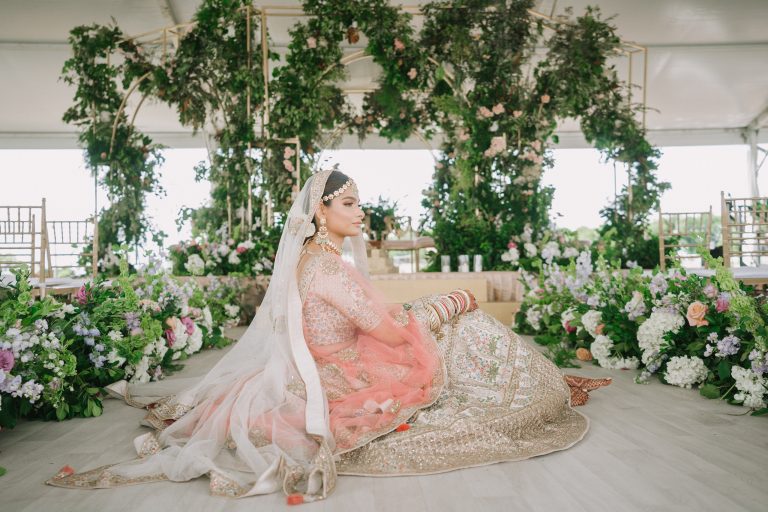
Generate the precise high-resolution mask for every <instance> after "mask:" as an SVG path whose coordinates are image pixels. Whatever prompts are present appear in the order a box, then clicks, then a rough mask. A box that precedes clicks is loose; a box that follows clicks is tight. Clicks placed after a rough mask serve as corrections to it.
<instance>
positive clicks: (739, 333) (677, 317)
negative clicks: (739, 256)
mask: <svg viewBox="0 0 768 512" xmlns="http://www.w3.org/2000/svg"><path fill="white" fill-rule="evenodd" d="M706 258H708V261H709V265H710V268H716V274H715V276H714V277H713V278H704V277H700V276H697V275H693V274H688V273H686V272H685V271H684V270H683V269H680V268H673V269H670V270H669V271H668V272H666V273H662V272H659V271H658V270H656V271H654V272H643V270H642V269H640V268H634V269H630V270H621V269H619V268H618V265H609V264H608V263H606V262H605V261H604V260H602V259H599V260H598V261H597V263H596V265H593V263H592V261H591V258H590V255H589V253H587V252H582V253H581V254H579V256H578V258H576V259H574V260H572V261H571V262H570V263H569V264H568V265H566V266H561V265H560V264H558V263H546V262H540V263H539V264H538V267H539V268H540V271H539V272H536V273H534V272H523V276H522V281H523V283H524V286H525V289H526V296H525V299H524V301H523V304H522V306H521V310H520V312H519V313H518V316H517V329H518V330H519V331H521V332H524V333H529V334H533V335H534V339H535V340H536V341H537V342H538V343H541V344H544V345H547V346H548V347H549V355H550V356H551V357H552V358H553V360H555V362H556V363H557V364H559V365H561V366H573V363H572V360H573V359H574V358H578V359H580V360H582V361H589V360H593V361H594V362H595V364H598V365H600V366H602V367H604V368H616V369H639V370H640V373H639V375H638V376H637V378H636V382H638V383H644V382H648V381H649V379H651V378H652V377H653V376H656V377H657V378H659V380H660V381H661V382H665V383H667V384H672V385H675V386H680V387H685V388H691V387H694V386H697V387H698V389H699V391H700V393H701V394H702V395H703V396H705V397H707V398H720V399H724V400H727V401H728V402H729V403H732V404H741V405H743V406H745V407H748V408H750V409H752V410H753V414H755V415H762V414H766V413H768V407H767V406H768V346H767V343H766V340H768V328H766V318H768V302H766V298H765V296H762V295H759V296H755V295H753V294H752V289H751V288H749V287H745V286H744V285H742V284H740V283H739V282H737V281H736V280H735V279H734V278H733V276H732V275H731V273H730V272H729V271H728V270H727V269H725V268H724V267H723V266H722V263H721V262H719V261H716V260H714V259H712V258H709V257H708V256H707V257H706Z"/></svg>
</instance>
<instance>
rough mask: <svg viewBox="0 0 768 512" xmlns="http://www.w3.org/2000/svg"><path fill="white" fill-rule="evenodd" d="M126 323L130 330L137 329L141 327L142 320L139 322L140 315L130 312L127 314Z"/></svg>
mask: <svg viewBox="0 0 768 512" xmlns="http://www.w3.org/2000/svg"><path fill="white" fill-rule="evenodd" d="M125 323H126V326H127V327H128V330H132V329H136V328H138V327H139V326H141V320H139V314H138V313H136V312H133V311H131V312H128V313H126V314H125Z"/></svg>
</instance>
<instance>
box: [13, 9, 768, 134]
mask: <svg viewBox="0 0 768 512" xmlns="http://www.w3.org/2000/svg"><path fill="white" fill-rule="evenodd" d="M393 3H395V2H393ZM397 3H399V2H397ZM254 4H255V5H260V2H255V3H254ZM263 4H264V5H270V6H284V7H298V6H300V2H297V1H290V0H269V1H268V2H263ZM416 4H417V2H413V3H412V5H416ZM589 4H592V5H598V6H599V7H600V8H601V10H602V12H603V14H604V16H606V17H607V16H609V15H614V14H615V15H616V17H615V18H614V19H613V23H615V25H616V26H617V27H618V31H619V34H620V35H621V37H622V38H623V39H624V40H625V41H631V42H633V43H637V44H639V45H642V46H645V47H647V48H648V67H647V105H648V107H649V108H651V109H652V110H651V111H650V112H648V115H647V126H648V130H649V134H650V138H651V140H652V142H654V143H655V144H657V145H660V146H671V145H706V144H743V143H744V142H745V138H744V134H745V131H746V128H747V127H749V126H751V127H752V128H753V129H754V128H759V127H760V126H766V125H768V66H767V65H766V63H768V36H767V35H766V34H768V32H766V30H765V24H766V20H768V2H766V1H765V0H734V1H731V2H724V1H722V0H644V1H642V2H639V1H637V0H560V1H559V2H555V3H554V5H553V0H542V1H539V2H538V3H537V10H539V11H541V12H543V13H546V14H550V12H552V9H553V6H554V8H555V10H554V12H555V14H558V13H562V12H563V9H564V7H565V6H567V5H571V6H572V7H573V8H574V12H575V13H576V14H580V13H581V12H583V10H584V8H585V7H586V6H587V5H589ZM198 5H199V0H132V1H130V2H126V1H124V0H67V1H66V2H62V1H60V0H36V1H34V2H30V1H29V0H3V1H2V3H1V4H0V76H2V78H1V79H0V148H74V147H77V140H76V139H77V132H76V129H75V128H74V127H73V126H68V125H66V124H65V123H64V122H63V121H62V120H61V117H62V114H63V113H64V111H65V110H66V109H67V108H68V107H69V106H70V105H71V103H72V97H73V89H72V88H71V87H69V86H67V85H66V84H64V83H63V82H62V81H61V80H59V75H60V72H61V68H62V66H63V64H64V61H65V60H66V59H67V58H68V57H69V55H70V48H69V45H68V43H67V37H68V33H69V30H71V29H72V28H73V27H74V26H76V25H82V24H91V23H101V24H107V23H110V21H111V19H112V18H114V19H115V20H116V21H117V24H118V26H119V27H120V28H121V29H122V30H123V31H124V32H125V33H126V34H130V35H135V34H140V33H144V32H148V31H151V30H154V29H159V28H162V27H164V26H168V25H173V24H177V23H182V22H185V21H188V20H190V19H191V18H192V16H193V14H194V12H195V10H196V8H197V6H198ZM299 19H300V18H299V17H274V18H269V22H268V28H269V31H270V38H271V41H272V43H273V45H272V47H273V48H274V49H275V50H276V51H277V52H278V53H280V54H281V55H282V54H284V53H285V50H286V47H287V44H288V41H289V36H288V28H289V27H290V26H291V25H293V24H294V23H295V22H296V21H298V20H299ZM418 21H419V19H418V17H416V19H415V22H416V23H418ZM365 41H366V40H365V39H364V38H362V39H361V41H360V42H359V43H358V44H356V45H349V47H348V51H349V52H352V51H355V50H357V49H360V48H361V47H364V44H365ZM627 64H628V62H627V59H626V58H624V59H618V60H617V61H616V65H617V68H618V69H619V71H620V73H621V76H623V77H627V76H628V67H627ZM273 66H274V64H273ZM642 70H643V58H642V54H636V55H635V57H634V58H633V82H634V83H636V84H638V85H640V84H641V83H642ZM348 72H349V73H348V74H349V77H348V80H347V82H346V83H345V87H347V88H353V89H358V90H359V89H365V88H371V87H374V86H375V79H376V75H377V68H376V65H375V64H373V63H372V62H371V61H362V62H358V63H355V64H353V65H352V66H350V67H349V69H348ZM635 94H636V98H637V99H639V98H640V97H641V94H642V93H641V90H640V89H639V88H638V89H637V90H636V93H635ZM352 99H353V101H359V100H360V98H359V97H358V98H354V97H353V98H352ZM136 123H137V126H138V127H139V128H140V129H141V130H142V131H144V132H145V133H147V134H148V135H150V136H151V137H152V138H153V139H154V140H156V141H157V142H159V143H162V144H165V145H168V146H170V147H201V146H202V139H201V138H200V136H193V135H192V132H191V130H190V129H188V128H185V127H183V126H181V125H180V124H179V122H178V119H177V115H176V113H175V112H174V111H172V110H171V109H170V108H168V107H167V106H164V105H161V104H148V105H145V106H144V107H143V108H142V111H141V112H140V113H139V115H138V117H137V121H136ZM559 135H560V147H586V143H585V142H584V140H583V137H582V136H581V134H580V133H579V129H578V125H577V124H576V123H574V122H572V121H564V122H563V124H562V126H561V127H560V130H559ZM758 141H760V142H768V129H764V130H763V131H762V132H761V133H759V134H758ZM341 147H342V148H358V147H360V146H359V144H358V141H357V137H354V136H352V137H348V138H345V139H344V141H343V142H342V144H341ZM363 147H366V148H377V147H400V148H420V147H423V143H422V142H420V141H418V140H417V139H414V140H413V141H408V142H406V143H404V144H387V142H386V141H384V140H381V139H379V138H377V137H372V138H370V139H369V140H367V141H365V142H364V143H363Z"/></svg>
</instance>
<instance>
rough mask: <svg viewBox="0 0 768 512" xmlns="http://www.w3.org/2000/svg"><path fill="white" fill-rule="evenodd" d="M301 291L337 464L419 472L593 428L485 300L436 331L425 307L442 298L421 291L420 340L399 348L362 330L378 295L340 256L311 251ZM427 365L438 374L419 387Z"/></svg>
mask: <svg viewBox="0 0 768 512" xmlns="http://www.w3.org/2000/svg"><path fill="white" fill-rule="evenodd" d="M300 293H301V295H302V297H303V298H304V330H305V337H306V340H307V343H308V344H309V347H310V351H311V352H312V353H313V355H314V357H315V361H316V362H317V365H318V369H319V371H320V376H321V380H322V382H323V388H324V389H325V390H326V393H327V396H328V402H329V406H330V411H331V415H330V419H331V431H332V432H333V433H334V436H335V438H336V443H337V450H336V454H337V455H338V459H337V462H336V467H337V471H338V473H339V474H350V475H368V476H384V475H392V476H395V475H418V474H429V473H439V472H443V471H449V470H453V469H459V468H464V467H471V466H478V465H484V464H491V463H495V462H501V461H511V460H521V459H526V458H530V457H533V456H536V455H543V454H546V453H550V452H553V451H557V450H562V449H565V448H568V447H570V446H572V445H573V444H575V443H576V442H577V441H579V440H580V439H581V438H582V437H583V436H584V434H585V433H586V431H587V429H588V420H587V418H586V417H585V416H583V415H581V414H580V413H578V412H576V411H574V410H573V409H572V408H571V406H570V397H571V396H572V391H571V387H569V385H568V384H567V383H566V382H565V380H564V379H563V375H562V374H561V373H560V370H559V369H558V368H557V367H556V366H555V365H554V364H553V363H552V362H551V361H549V360H548V359H546V358H545V357H544V356H543V355H541V353H540V352H538V351H537V350H536V349H535V348H534V347H532V346H530V345H528V344H527V343H526V342H524V341H523V340H522V339H521V338H520V337H518V336H517V335H516V334H515V333H514V332H512V331H511V330H510V329H509V328H507V327H505V326H504V325H502V324H501V323H500V322H498V321H497V320H496V319H494V318H493V317H491V316H490V315H488V314H486V313H484V312H482V311H480V310H476V311H471V312H466V313H463V314H462V315H460V316H458V317H456V318H454V319H453V320H452V321H451V322H448V323H444V324H442V325H440V326H439V330H438V332H436V333H432V332H431V331H430V330H429V329H427V328H426V327H425V326H427V325H430V322H429V320H428V318H427V316H428V312H427V309H426V308H427V306H428V304H429V303H430V302H431V301H434V300H436V299H437V296H431V297H422V298H420V299H417V300H415V301H413V302H412V305H413V309H412V310H411V312H410V313H409V315H408V317H409V318H408V322H407V326H406V328H407V329H408V330H409V332H410V333H412V335H413V342H411V343H408V344H405V345H401V346H400V347H396V349H397V348H399V349H400V350H393V349H391V348H389V347H388V346H386V345H385V344H383V343H381V342H379V341H377V340H375V339H372V338H371V337H369V336H367V335H366V334H365V332H366V331H367V330H370V329H371V328H372V327H374V326H375V324H376V323H377V322H378V321H379V318H378V317H377V309H381V306H379V307H378V308H377V307H376V302H377V301H376V299H377V298H378V297H376V293H375V292H374V291H373V289H372V287H371V286H370V284H369V283H368V282H367V280H365V279H364V278H363V277H362V276H360V275H359V274H358V273H357V272H356V271H355V269H354V268H352V267H350V266H349V265H347V264H346V263H344V262H343V261H342V260H341V259H340V258H338V257H337V256H335V255H332V254H328V253H322V254H319V255H315V256H312V259H311V260H310V262H309V263H308V264H307V265H306V267H305V269H304V271H303V273H302V277H301V280H300ZM400 314H401V315H402V313H400ZM387 321H388V322H392V319H391V317H390V318H387ZM337 340H345V341H343V342H341V343H338V342H337ZM437 356H439V357H437ZM430 357H433V358H434V359H432V361H430V359H429V358H430ZM422 361H423V363H422ZM404 362H405V363H404ZM414 363H415V364H414ZM412 365H413V366H412ZM425 374H429V375H430V378H431V382H430V383H429V384H428V385H427V386H428V387H425V388H424V391H425V392H424V393H419V394H416V395H414V394H413V393H412V390H414V389H415V386H416V385H418V383H419V381H420V380H421V379H422V378H423V377H424V375H425ZM380 376H381V377H380ZM403 377H409V378H410V377H413V378H414V380H415V382H413V387H410V388H407V390H406V393H405V395H404V396H407V397H409V398H410V397H413V399H412V400H408V401H406V400H403V399H401V398H400V397H399V396H398V395H397V393H394V392H392V391H391V390H390V389H388V386H389V385H390V384H389V383H390V382H392V381H394V382H398V381H399V380H400V379H403ZM378 379H381V380H378ZM425 382H426V381H425ZM382 388H383V393H379V390H381V389H382ZM579 389H580V388H579ZM414 399H415V400H414ZM382 400H383V401H384V402H382ZM393 400H394V403H393V405H392V406H391V407H392V409H391V410H390V411H386V410H385V409H386V408H385V407H380V410H381V411H382V412H381V413H380V414H374V415H373V417H374V418H376V419H373V418H372V417H371V416H372V415H371V414H370V413H369V411H371V410H374V411H375V410H376V409H377V407H378V404H381V403H385V404H386V405H388V404H390V403H392V401H393ZM366 402H367V403H368V404H369V407H367V408H366V407H360V406H361V405H362V404H365V403H366ZM398 409H399V410H398ZM350 416H351V418H350ZM357 418H359V420H358V421H356V419H357ZM350 420H351V421H352V424H353V425H354V426H355V427H356V428H355V429H354V430H352V431H350V430H349V429H348V424H349V423H348V422H349V421H350ZM404 422H405V423H404ZM398 427H399V428H398Z"/></svg>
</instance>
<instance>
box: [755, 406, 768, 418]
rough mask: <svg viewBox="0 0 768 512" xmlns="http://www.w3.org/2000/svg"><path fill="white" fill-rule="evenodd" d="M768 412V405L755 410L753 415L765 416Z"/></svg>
mask: <svg viewBox="0 0 768 512" xmlns="http://www.w3.org/2000/svg"><path fill="white" fill-rule="evenodd" d="M766 414H768V407H763V408H762V409H758V410H756V411H755V412H753V413H752V416H764V415H766Z"/></svg>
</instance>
